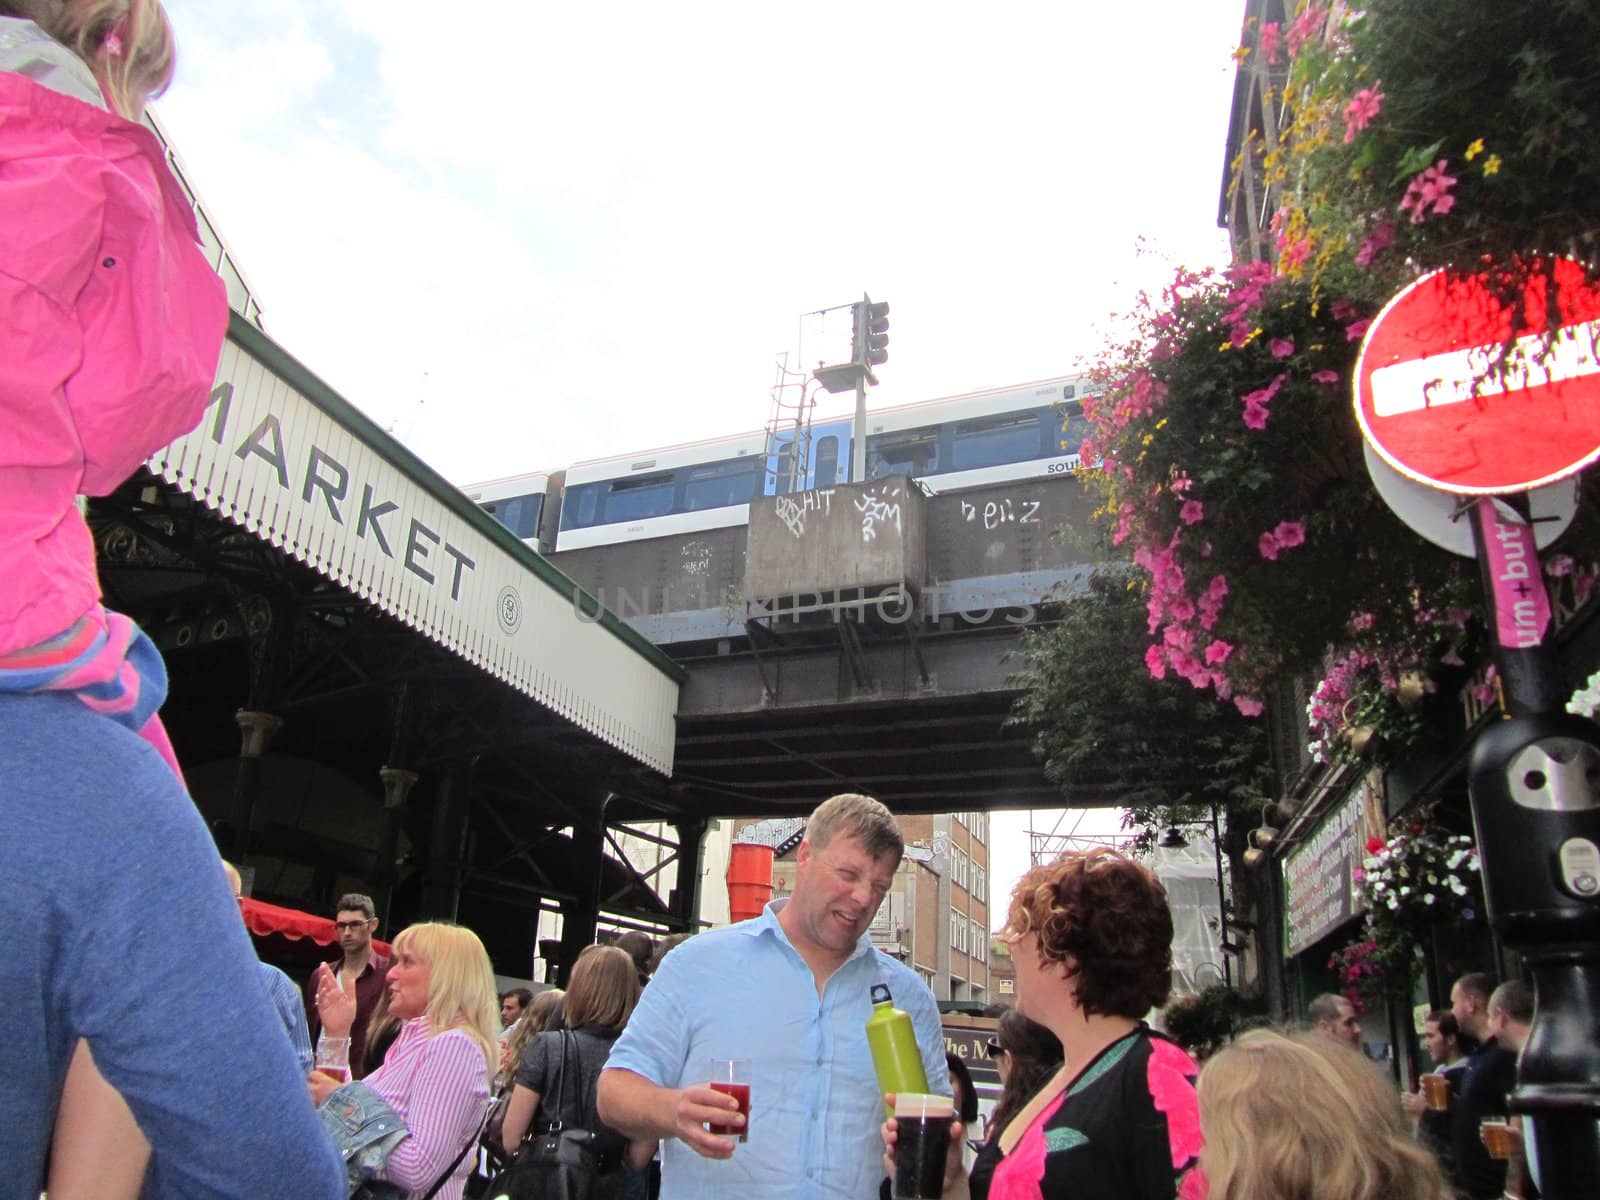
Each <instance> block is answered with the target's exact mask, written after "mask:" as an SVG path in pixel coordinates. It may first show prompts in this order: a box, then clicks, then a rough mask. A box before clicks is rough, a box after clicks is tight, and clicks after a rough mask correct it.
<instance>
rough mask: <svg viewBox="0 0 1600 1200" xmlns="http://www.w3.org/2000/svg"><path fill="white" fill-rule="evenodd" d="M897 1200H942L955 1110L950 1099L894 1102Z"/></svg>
mask: <svg viewBox="0 0 1600 1200" xmlns="http://www.w3.org/2000/svg"><path fill="white" fill-rule="evenodd" d="M894 1119H895V1126H896V1131H895V1143H894V1194H895V1198H896V1200H939V1197H940V1196H942V1195H943V1194H944V1168H945V1162H946V1161H947V1160H948V1159H949V1157H950V1126H951V1125H952V1124H954V1123H955V1109H954V1107H953V1105H952V1102H951V1100H950V1097H948V1096H923V1095H917V1094H915V1093H906V1094H904V1095H898V1096H896V1097H895V1101H894Z"/></svg>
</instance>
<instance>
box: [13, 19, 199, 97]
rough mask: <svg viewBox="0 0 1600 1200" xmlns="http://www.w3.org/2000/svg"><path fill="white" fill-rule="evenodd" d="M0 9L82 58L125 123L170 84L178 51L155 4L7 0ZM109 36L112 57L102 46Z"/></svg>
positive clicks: (108, 49)
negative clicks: (115, 44)
mask: <svg viewBox="0 0 1600 1200" xmlns="http://www.w3.org/2000/svg"><path fill="white" fill-rule="evenodd" d="M0 9H10V10H11V11H14V12H16V13H17V14H18V15H20V16H23V17H26V18H28V19H29V20H31V21H33V22H34V23H35V24H36V25H38V26H39V28H40V29H42V30H44V31H45V32H46V33H48V34H49V35H50V36H51V37H53V38H55V40H56V41H58V42H60V43H61V44H62V45H63V46H66V47H67V48H68V49H69V50H71V51H72V52H73V53H74V54H76V55H77V56H78V57H79V58H81V59H83V61H84V62H85V63H87V64H88V66H89V70H90V71H91V72H93V74H94V77H95V80H96V81H97V82H98V83H99V84H100V89H101V90H102V91H103V92H104V93H105V96H106V100H107V101H108V102H109V103H110V105H111V107H112V108H113V109H115V110H116V112H117V113H118V115H120V116H123V117H126V118H127V119H128V120H130V121H137V120H139V118H140V117H142V116H143V115H144V107H145V105H146V104H148V103H149V102H150V101H151V100H153V99H154V98H155V97H157V96H159V95H161V93H162V92H164V91H166V90H167V86H168V85H169V84H171V82H172V73H173V71H174V70H175V69H176V67H177V60H178V51H177V45H176V43H175V42H174V41H173V37H172V23H171V22H170V21H168V20H167V13H166V10H165V9H164V8H162V7H161V3H160V0H9V3H6V4H4V5H0ZM113 33H114V34H116V36H117V42H118V43H120V47H121V48H120V50H118V51H117V52H115V53H113V51H112V47H110V46H108V45H107V41H108V39H110V37H111V35H112V34H113Z"/></svg>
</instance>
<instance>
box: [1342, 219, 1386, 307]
mask: <svg viewBox="0 0 1600 1200" xmlns="http://www.w3.org/2000/svg"><path fill="white" fill-rule="evenodd" d="M1394 231H1395V224H1394V222H1393V221H1385V222H1383V224H1381V225H1379V226H1378V227H1377V228H1376V229H1374V230H1373V231H1372V232H1371V233H1370V234H1368V235H1367V240H1366V241H1364V242H1362V243H1361V247H1360V249H1358V250H1357V251H1356V266H1358V267H1368V266H1371V265H1372V260H1373V259H1375V258H1377V257H1378V255H1380V254H1382V253H1383V252H1384V251H1385V250H1387V249H1388V248H1389V243H1391V242H1392V241H1394ZM1333 315H1334V316H1335V317H1336V318H1338V319H1340V320H1343V318H1342V317H1339V314H1338V312H1337V311H1336V312H1335V313H1334V314H1333Z"/></svg>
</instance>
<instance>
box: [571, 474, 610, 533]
mask: <svg viewBox="0 0 1600 1200" xmlns="http://www.w3.org/2000/svg"><path fill="white" fill-rule="evenodd" d="M605 488H606V485H605V484H603V483H583V484H579V485H577V486H576V487H569V488H568V489H567V493H566V495H565V496H563V497H562V498H561V528H563V529H587V528H588V527H589V526H591V525H593V524H594V523H595V519H596V518H595V510H596V509H598V508H599V507H600V493H602V492H603V491H605Z"/></svg>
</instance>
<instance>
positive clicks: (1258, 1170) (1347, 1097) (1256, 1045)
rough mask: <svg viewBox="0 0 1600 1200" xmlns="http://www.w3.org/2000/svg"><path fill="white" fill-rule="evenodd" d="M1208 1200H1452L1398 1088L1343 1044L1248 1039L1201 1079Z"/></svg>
mask: <svg viewBox="0 0 1600 1200" xmlns="http://www.w3.org/2000/svg"><path fill="white" fill-rule="evenodd" d="M1198 1091H1199V1098H1200V1126H1201V1130H1202V1132H1203V1135H1204V1139H1205V1149H1204V1150H1202V1151H1201V1154H1200V1166H1201V1169H1202V1170H1203V1171H1204V1173H1205V1177H1206V1180H1207V1182H1208V1183H1209V1185H1210V1192H1209V1200H1300V1198H1302V1197H1306V1196H1316V1197H1318V1200H1391V1198H1394V1200H1398V1198H1400V1197H1404V1198H1405V1200H1450V1197H1451V1192H1450V1189H1449V1187H1448V1186H1447V1185H1446V1184H1445V1181H1444V1177H1443V1176H1442V1175H1441V1174H1440V1173H1439V1167H1438V1164H1437V1163H1436V1162H1435V1161H1434V1159H1433V1157H1432V1155H1430V1154H1429V1153H1428V1151H1426V1150H1425V1149H1423V1148H1422V1147H1421V1146H1419V1145H1418V1144H1417V1143H1416V1142H1415V1141H1413V1140H1412V1138H1411V1134H1410V1131H1409V1128H1408V1127H1407V1124H1406V1120H1405V1117H1404V1115H1403V1114H1402V1113H1401V1111H1400V1101H1399V1097H1398V1094H1397V1093H1396V1092H1395V1089H1394V1088H1393V1087H1392V1086H1390V1085H1389V1084H1388V1083H1387V1081H1385V1080H1384V1079H1382V1078H1380V1077H1379V1074H1378V1072H1377V1071H1376V1070H1375V1069H1374V1068H1373V1066H1372V1064H1370V1063H1369V1062H1367V1061H1366V1059H1365V1058H1363V1057H1362V1056H1361V1055H1360V1054H1359V1053H1358V1052H1357V1051H1355V1050H1352V1049H1350V1048H1349V1047H1348V1046H1342V1045H1339V1044H1338V1043H1335V1042H1332V1041H1329V1040H1328V1039H1327V1038H1325V1037H1319V1036H1316V1035H1312V1034H1297V1035H1295V1036H1294V1037H1285V1036H1284V1035H1283V1034H1281V1033H1275V1032H1273V1031H1271V1030H1265V1029H1261V1030H1255V1031H1253V1032H1251V1033H1247V1034H1245V1035H1244V1036H1243V1037H1241V1038H1240V1039H1239V1040H1238V1041H1236V1042H1234V1043H1233V1044H1232V1045H1231V1046H1228V1047H1227V1048H1226V1049H1224V1050H1221V1051H1219V1052H1218V1053H1217V1054H1216V1055H1214V1056H1213V1057H1212V1058H1211V1059H1210V1061H1208V1062H1207V1063H1206V1065H1205V1067H1204V1069H1203V1070H1202V1071H1201V1072H1200V1083H1199V1087H1198Z"/></svg>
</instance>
